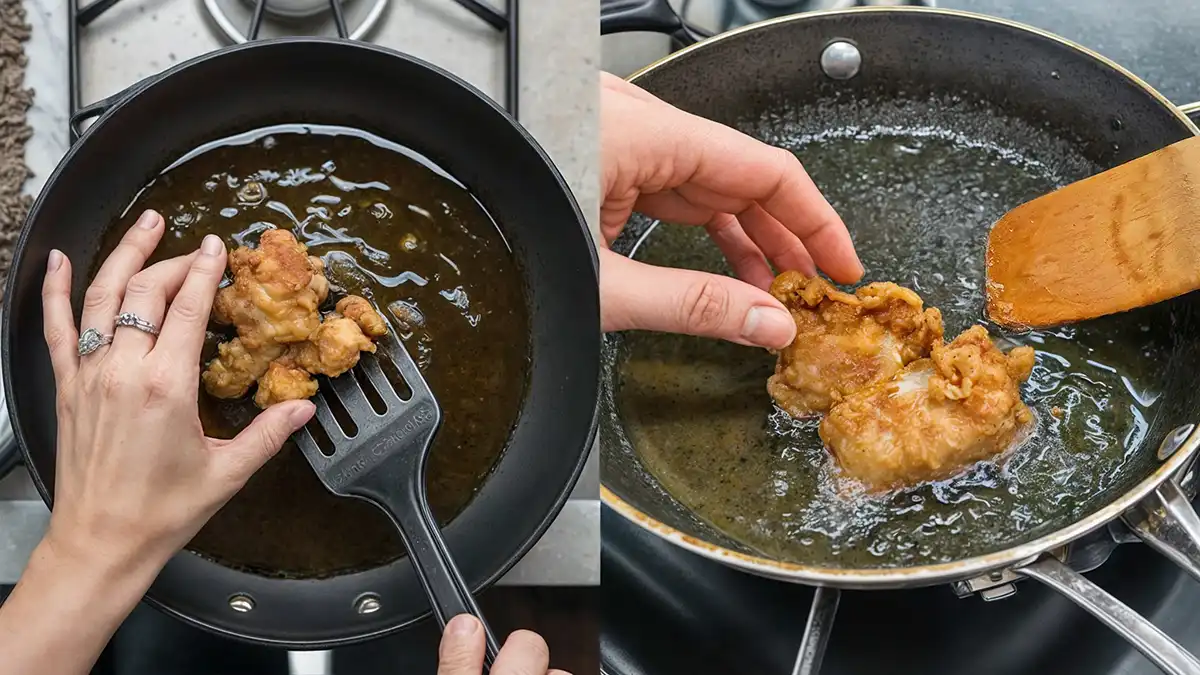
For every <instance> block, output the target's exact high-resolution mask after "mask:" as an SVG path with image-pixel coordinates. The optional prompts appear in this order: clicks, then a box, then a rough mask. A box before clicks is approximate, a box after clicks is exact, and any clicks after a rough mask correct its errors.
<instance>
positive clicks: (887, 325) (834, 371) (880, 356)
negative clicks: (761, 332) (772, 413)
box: [767, 271, 942, 417]
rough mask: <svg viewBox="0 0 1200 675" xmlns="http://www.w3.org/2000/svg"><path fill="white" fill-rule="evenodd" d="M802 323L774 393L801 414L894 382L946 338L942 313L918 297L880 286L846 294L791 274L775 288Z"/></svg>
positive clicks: (779, 368)
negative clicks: (885, 383)
mask: <svg viewBox="0 0 1200 675" xmlns="http://www.w3.org/2000/svg"><path fill="white" fill-rule="evenodd" d="M771 295H773V296H775V298H776V299H778V300H779V301H780V302H782V303H783V304H784V306H785V307H787V308H788V310H789V311H790V312H791V314H792V319H793V320H794V321H795V322H796V339H795V340H793V341H792V344H790V345H788V346H787V347H785V348H783V349H782V350H781V351H780V352H779V360H778V362H777V363H776V365H775V374H774V375H772V376H771V378H770V379H769V380H768V381H767V391H768V392H769V393H770V394H771V398H773V399H774V400H775V403H777V404H778V405H779V407H780V408H783V409H784V410H785V411H787V413H788V414H789V415H792V416H793V417H809V416H813V415H819V414H821V413H823V412H826V411H828V410H829V408H830V407H831V406H833V405H834V404H836V403H838V402H839V401H841V400H842V399H843V398H845V397H846V396H848V395H850V394H852V393H854V392H856V391H858V390H860V389H863V388H866V387H870V386H872V385H874V384H877V383H879V382H883V381H886V380H889V379H891V378H892V377H893V376H894V375H896V373H898V372H900V369H901V368H903V367H904V366H905V365H906V364H908V363H911V362H912V361H915V360H916V359H919V358H921V357H923V356H926V355H927V354H929V351H930V349H932V347H933V345H934V344H935V343H937V342H939V341H940V340H941V338H942V315H941V312H939V311H938V310H937V309H936V308H932V307H931V308H929V309H925V308H924V303H923V302H922V300H921V297H920V296H919V295H917V294H916V293H915V292H913V291H911V290H909V289H907V288H903V287H901V286H897V285H896V284H893V283H873V284H868V285H866V286H863V287H862V288H860V289H858V290H857V291H855V292H854V294H850V293H843V292H842V291H839V290H837V289H836V288H834V287H833V286H832V285H831V284H830V283H829V282H827V281H825V280H824V279H822V278H820V277H814V278H811V279H809V278H806V277H805V276H804V275H803V274H801V273H799V272H795V271H788V272H784V273H783V274H780V275H779V276H778V277H776V278H775V281H774V282H773V283H772V284H771Z"/></svg>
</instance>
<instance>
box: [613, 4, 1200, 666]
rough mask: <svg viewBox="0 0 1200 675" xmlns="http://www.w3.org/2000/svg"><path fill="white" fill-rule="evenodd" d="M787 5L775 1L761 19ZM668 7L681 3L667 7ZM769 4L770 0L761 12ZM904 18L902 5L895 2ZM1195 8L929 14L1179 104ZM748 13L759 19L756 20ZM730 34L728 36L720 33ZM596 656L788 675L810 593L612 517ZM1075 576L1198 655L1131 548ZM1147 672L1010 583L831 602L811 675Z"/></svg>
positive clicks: (1171, 593) (1192, 621)
mask: <svg viewBox="0 0 1200 675" xmlns="http://www.w3.org/2000/svg"><path fill="white" fill-rule="evenodd" d="M749 1H750V0H691V2H690V3H689V5H690V7H689V9H690V13H689V19H691V20H692V21H693V22H694V23H696V24H698V25H699V26H700V27H702V28H708V29H716V30H721V29H722V21H723V20H726V17H728V16H731V14H732V15H736V11H738V10H740V9H741V8H743V7H744V6H745V2H749ZM780 3H784V4H786V0H780V2H776V3H774V4H780ZM672 4H673V5H675V6H677V7H679V6H680V3H678V2H672ZM758 4H759V5H762V4H771V1H770V0H769V1H768V2H766V3H762V2H760V3H758ZM903 4H907V3H903ZM1198 4H1200V3H1196V2H1175V1H1172V0H1146V1H1144V2H1138V3H1129V2H1122V1H1121V0H1077V1H1075V2H1053V3H1047V2H1040V1H1039V0H938V2H937V3H936V5H937V6H938V7H942V8H947V9H961V10H966V11H973V12H980V13H986V14H993V15H997V16H1002V17H1005V18H1009V19H1013V20H1016V21H1021V22H1024V23H1028V24H1031V25H1034V26H1037V27H1039V28H1044V29H1046V30H1050V31H1053V32H1055V33H1058V34H1059V35H1062V36H1064V37H1066V38H1068V39H1072V40H1075V41H1077V42H1079V43H1080V44H1083V45H1084V46H1087V47H1090V48H1092V49H1095V50H1097V51H1099V52H1100V53H1102V54H1104V55H1105V56H1108V57H1109V58H1112V59H1113V60H1115V61H1116V62H1118V63H1120V64H1122V65H1124V66H1126V67H1128V68H1129V69H1131V70H1132V71H1133V72H1135V73H1137V74H1138V75H1140V76H1142V77H1143V78H1144V79H1146V80H1147V81H1148V82H1149V83H1150V84H1151V85H1152V86H1154V87H1156V88H1158V89H1159V90H1160V91H1161V92H1162V93H1163V94H1164V95H1166V96H1167V97H1168V98H1170V99H1171V100H1173V101H1175V102H1176V103H1178V104H1184V103H1189V102H1191V101H1194V100H1198V99H1200V76H1198V75H1197V70H1196V68H1195V64H1196V63H1197V59H1200V42H1197V41H1196V40H1195V39H1194V36H1195V35H1196V34H1197V33H1198V32H1200V12H1198V11H1197V8H1198ZM756 9H761V7H756ZM736 22H737V20H736V19H735V20H733V21H730V24H729V25H733V24H734V23H736ZM603 47H604V50H603V53H602V64H603V65H604V67H605V68H606V69H607V70H610V71H611V72H615V73H617V74H621V75H627V74H629V73H631V72H634V71H635V70H636V69H638V68H640V67H641V66H642V65H644V64H646V63H650V62H652V61H654V60H656V59H658V58H661V57H662V56H665V55H666V53H667V52H668V51H669V49H670V47H671V46H670V44H669V41H667V40H666V39H665V38H662V37H661V36H649V35H615V36H610V37H608V38H605V41H604V43H603ZM601 532H602V536H603V541H604V545H603V550H602V553H601V573H602V576H603V579H604V593H603V600H602V625H601V654H602V659H603V666H604V669H605V671H606V672H607V673H609V675H675V674H676V673H679V674H681V675H682V674H684V673H687V674H688V675H709V674H713V675H718V674H720V675H725V674H734V675H742V674H752V675H775V674H779V675H788V674H790V673H793V668H794V666H795V662H796V657H797V652H798V650H799V647H800V642H801V638H802V636H803V635H804V629H805V622H806V621H807V619H808V611H809V607H810V604H811V602H812V597H813V592H812V590H811V589H809V588H806V587H802V586H796V585H791V584H785V583H780V582H775V581H770V580H766V579H761V578H757V577H752V576H749V575H747V574H743V573H741V572H737V571H734V570H731V569H729V568H726V567H724V566H722V565H719V564H717V563H714V562H711V561H709V560H706V559H703V558H700V557H698V556H696V555H693V554H691V553H688V552H686V551H683V550H681V549H678V548H676V547H675V546H673V545H671V544H668V543H666V542H664V541H662V540H660V539H658V538H657V537H655V536H653V535H651V534H649V533H647V532H645V531H643V530H641V529H640V528H637V527H635V526H634V525H632V524H631V523H630V522H628V521H626V520H625V519H624V518H622V517H621V516H619V515H617V514H616V513H615V512H613V511H611V510H610V509H607V508H605V509H603V511H602V514H601ZM1088 577H1089V578H1090V579H1092V580H1093V581H1095V582H1096V583H1098V584H1100V585H1101V586H1102V587H1103V588H1104V589H1105V590H1107V591H1109V592H1110V593H1112V594H1113V595H1115V596H1116V597H1117V598H1118V599H1120V600H1121V601H1122V602H1124V603H1126V604H1128V605H1129V606H1130V607H1132V608H1133V609H1134V610H1135V611H1137V612H1139V613H1141V614H1142V615H1143V616H1145V617H1146V618H1148V619H1149V620H1151V621H1152V622H1154V623H1155V624H1156V625H1157V626H1158V627H1159V628H1161V629H1162V630H1164V631H1165V632H1166V633H1168V634H1169V635H1171V636H1172V637H1173V638H1174V639H1175V640H1176V641H1178V642H1179V643H1180V644H1181V645H1182V646H1183V647H1185V648H1186V649H1188V650H1190V651H1192V652H1193V653H1196V652H1198V651H1200V583H1197V582H1196V581H1195V580H1193V579H1191V578H1190V577H1188V576H1187V575H1186V574H1185V573H1184V572H1183V571H1182V570H1181V569H1179V568H1178V567H1175V566H1174V565H1173V564H1172V563H1170V562H1169V561H1167V560H1166V559H1165V558H1163V557H1162V556H1160V555H1159V554H1157V553H1155V552H1154V551H1152V550H1150V549H1149V548H1148V547H1146V546H1143V545H1141V544H1132V545H1125V546H1120V547H1118V548H1117V549H1116V551H1114V552H1113V554H1112V556H1111V558H1109V560H1108V561H1107V562H1106V563H1105V564H1104V565H1103V566H1102V567H1100V568H1098V569H1096V570H1094V571H1093V572H1090V573H1089V574H1088ZM1159 672H1160V671H1159V670H1158V669H1157V668H1155V667H1154V666H1153V665H1152V664H1151V663H1150V662H1149V661H1147V660H1146V659H1145V658H1144V657H1142V656H1141V655H1140V654H1139V653H1137V652H1136V651H1134V650H1133V649H1132V648H1130V647H1129V646H1128V645H1127V644H1126V643H1125V642H1124V641H1123V640H1122V639H1121V638H1120V637H1118V636H1117V635H1115V634H1114V633H1113V632H1112V631H1110V630H1109V629H1108V628H1106V627H1105V626H1103V625H1102V624H1100V623H1099V622H1098V621H1096V620H1095V619H1093V618H1092V617H1091V616H1089V615H1087V614H1086V613H1084V611H1083V610H1081V609H1079V608H1078V607H1076V606H1075V605H1073V604H1072V603H1071V602H1070V601H1068V600H1066V599H1065V598H1063V597H1061V596H1059V595H1058V594H1056V593H1054V592H1052V591H1050V590H1049V589H1047V588H1045V587H1042V586H1040V585H1038V584H1030V583H1021V584H1019V585H1018V592H1017V593H1016V594H1015V595H1013V596H1011V597H1009V598H1005V599H1003V600H999V601H995V602H984V601H982V600H980V599H979V598H978V597H974V596H973V597H970V598H966V599H959V598H958V597H956V596H955V594H954V593H953V592H952V591H951V590H950V588H949V587H946V586H938V587H931V588H927V589H920V590H908V591H879V592H871V593H866V592H843V593H842V595H841V602H840V605H839V609H838V612H837V618H836V619H835V621H834V624H833V630H832V637H831V640H830V643H829V648H828V651H827V652H826V655H825V658H824V662H823V666H822V668H821V675H859V674H863V675H866V674H869V675H893V674H896V675H912V674H920V675H960V674H963V673H970V674H971V675H1030V674H1034V673H1037V674H1040V673H1056V674H1057V675H1075V674H1078V675H1118V674H1120V675H1156V674H1157V673H1159Z"/></svg>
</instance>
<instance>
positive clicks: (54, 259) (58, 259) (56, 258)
mask: <svg viewBox="0 0 1200 675" xmlns="http://www.w3.org/2000/svg"><path fill="white" fill-rule="evenodd" d="M62 261H63V254H62V251H60V250H58V249H53V250H51V251H50V257H49V258H47V259H46V272H55V271H57V270H58V268H60V267H62Z"/></svg>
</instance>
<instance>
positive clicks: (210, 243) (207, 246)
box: [200, 234, 225, 255]
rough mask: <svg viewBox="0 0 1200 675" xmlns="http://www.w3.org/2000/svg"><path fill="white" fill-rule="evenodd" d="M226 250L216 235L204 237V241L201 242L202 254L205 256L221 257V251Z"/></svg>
mask: <svg viewBox="0 0 1200 675" xmlns="http://www.w3.org/2000/svg"><path fill="white" fill-rule="evenodd" d="M224 250H225V244H224V243H222V242H221V238H220V237H218V236H217V235H215V234H210V235H208V236H206V237H204V241H202V242H200V252H201V253H203V254H204V255H221V251H224Z"/></svg>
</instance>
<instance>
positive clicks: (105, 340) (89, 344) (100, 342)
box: [79, 328, 112, 356]
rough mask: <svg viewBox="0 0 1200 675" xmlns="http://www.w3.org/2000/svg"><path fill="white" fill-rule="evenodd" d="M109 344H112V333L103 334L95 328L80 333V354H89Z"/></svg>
mask: <svg viewBox="0 0 1200 675" xmlns="http://www.w3.org/2000/svg"><path fill="white" fill-rule="evenodd" d="M107 344H112V336H111V335H101V334H100V331H98V330H96V329H95V328H88V329H87V330H85V331H83V333H81V334H80V335H79V355H80V356H87V355H88V354H91V353H92V352H94V351H96V350H97V349H100V348H101V347H103V346H104V345H107Z"/></svg>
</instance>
